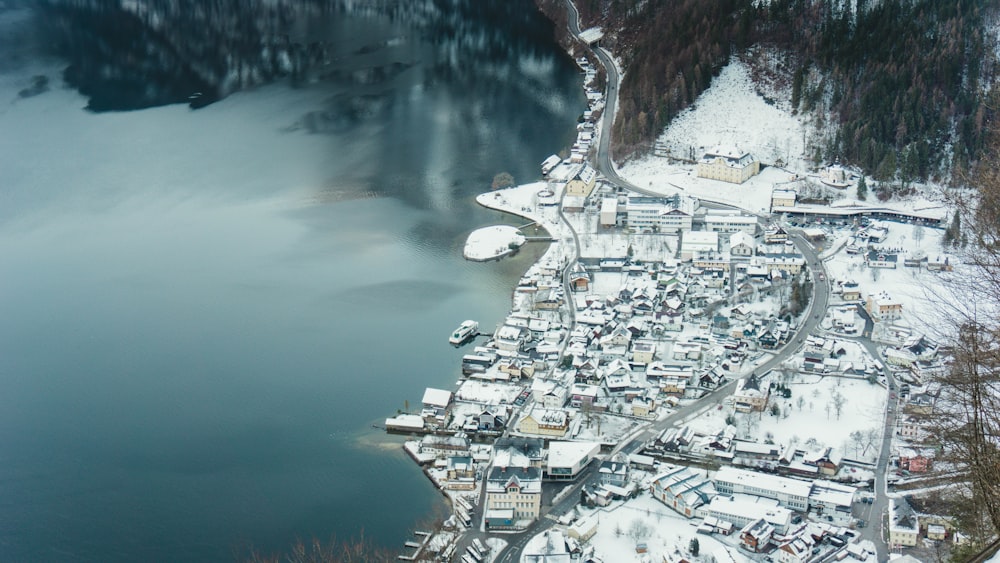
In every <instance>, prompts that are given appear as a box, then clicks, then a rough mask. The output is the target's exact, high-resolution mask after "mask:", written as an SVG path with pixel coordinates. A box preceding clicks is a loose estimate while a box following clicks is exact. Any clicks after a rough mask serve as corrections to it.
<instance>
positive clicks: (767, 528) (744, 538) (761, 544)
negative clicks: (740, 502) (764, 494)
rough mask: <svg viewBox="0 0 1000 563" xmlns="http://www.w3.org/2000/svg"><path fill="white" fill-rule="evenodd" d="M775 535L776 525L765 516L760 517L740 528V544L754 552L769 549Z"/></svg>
mask: <svg viewBox="0 0 1000 563" xmlns="http://www.w3.org/2000/svg"><path fill="white" fill-rule="evenodd" d="M773 535H774V526H772V525H771V524H769V523H768V522H767V521H766V520H764V519H763V518H758V519H756V520H754V521H752V522H750V523H749V524H747V525H746V526H743V529H742V530H740V546H741V547H743V548H744V549H746V550H747V551H750V552H752V553H761V552H763V551H766V550H767V547H768V545H770V543H771V537H772V536H773Z"/></svg>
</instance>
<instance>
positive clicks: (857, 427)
mask: <svg viewBox="0 0 1000 563" xmlns="http://www.w3.org/2000/svg"><path fill="white" fill-rule="evenodd" d="M788 387H789V388H790V389H791V390H792V396H791V398H789V399H783V398H776V397H775V395H773V394H772V402H773V403H775V404H777V405H778V408H779V409H780V411H781V412H780V415H778V416H773V415H772V414H771V413H770V409H768V410H766V411H765V412H763V413H760V412H755V413H749V414H741V413H735V414H734V413H733V411H732V409H731V408H723V409H720V410H712V409H710V410H707V411H705V412H704V413H703V414H701V415H699V416H697V417H695V418H693V419H691V420H690V421H689V425H690V426H691V428H692V429H694V430H696V431H698V432H702V433H714V432H717V431H718V430H720V429H721V428H723V427H725V425H726V422H725V421H726V417H727V416H730V415H734V417H735V420H736V422H735V426H736V428H737V436H738V437H740V438H750V439H756V440H760V441H764V440H767V439H769V440H771V441H772V442H774V443H777V444H788V443H790V442H792V441H794V442H795V443H796V444H797V447H798V448H799V449H806V450H808V449H812V448H814V447H820V446H831V447H835V448H838V449H840V451H842V452H843V453H844V455H845V457H847V458H849V459H858V460H859V461H872V460H873V459H874V457H873V456H874V455H875V454H877V452H876V450H875V447H874V446H877V445H878V443H879V442H878V440H879V439H880V438H881V434H880V431H881V430H880V429H881V425H882V420H884V412H885V404H886V390H885V389H884V388H883V387H881V386H880V385H877V384H872V383H869V382H868V381H865V380H861V379H848V378H844V377H831V376H826V377H823V376H820V375H804V374H803V375H797V376H793V377H792V379H791V381H790V382H789V383H788ZM835 394H840V395H841V396H843V397H844V402H843V407H842V411H841V413H840V416H839V417H838V416H837V413H836V407H835V405H834V400H833V397H834V395H835ZM828 407H829V412H827V410H828ZM873 431H874V432H875V434H873V435H871V436H870V434H872V432H873ZM856 432H857V433H860V436H861V438H862V439H861V440H857V439H854V438H852V437H851V435H852V434H853V433H856ZM869 442H872V443H869Z"/></svg>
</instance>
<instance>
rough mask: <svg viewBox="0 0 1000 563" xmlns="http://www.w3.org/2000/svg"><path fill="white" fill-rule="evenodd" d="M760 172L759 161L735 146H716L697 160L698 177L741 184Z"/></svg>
mask: <svg viewBox="0 0 1000 563" xmlns="http://www.w3.org/2000/svg"><path fill="white" fill-rule="evenodd" d="M758 172H760V161H758V160H757V159H756V158H754V157H753V155H751V154H750V153H748V152H746V151H743V150H740V149H738V148H736V147H716V148H715V149H712V150H710V151H708V152H706V153H705V154H704V155H703V156H702V157H701V159H700V160H699V161H698V177H699V178H708V179H710V180H722V181H723V182H730V183H733V184H742V183H743V182H746V181H747V180H748V179H750V178H751V177H752V176H754V175H755V174H757V173H758Z"/></svg>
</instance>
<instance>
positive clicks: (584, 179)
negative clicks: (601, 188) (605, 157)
mask: <svg viewBox="0 0 1000 563" xmlns="http://www.w3.org/2000/svg"><path fill="white" fill-rule="evenodd" d="M595 185H597V171H596V170H594V169H593V168H591V167H590V166H589V165H587V166H584V167H583V170H581V171H580V173H579V174H577V175H576V177H575V178H573V179H572V180H570V181H569V182H568V183H567V184H566V195H568V196H581V197H587V196H589V195H590V192H592V191H594V186H595Z"/></svg>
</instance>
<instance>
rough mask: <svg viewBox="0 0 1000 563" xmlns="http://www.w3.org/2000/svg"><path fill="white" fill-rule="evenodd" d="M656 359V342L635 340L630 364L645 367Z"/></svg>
mask: <svg viewBox="0 0 1000 563" xmlns="http://www.w3.org/2000/svg"><path fill="white" fill-rule="evenodd" d="M655 357H656V342H654V341H652V340H637V341H635V342H634V343H633V344H632V363H635V364H642V365H647V364H650V363H652V362H653V359H654V358H655Z"/></svg>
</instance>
